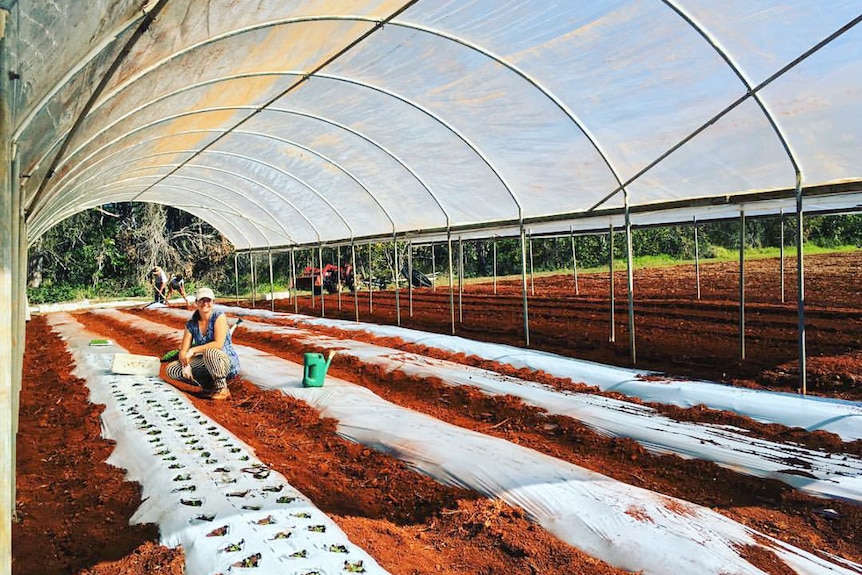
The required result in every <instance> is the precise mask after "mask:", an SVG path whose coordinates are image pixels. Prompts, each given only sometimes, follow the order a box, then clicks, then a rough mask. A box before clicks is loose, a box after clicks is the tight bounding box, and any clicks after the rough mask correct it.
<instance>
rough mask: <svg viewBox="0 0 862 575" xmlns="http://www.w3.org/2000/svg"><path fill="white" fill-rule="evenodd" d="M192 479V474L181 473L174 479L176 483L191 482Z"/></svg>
mask: <svg viewBox="0 0 862 575" xmlns="http://www.w3.org/2000/svg"><path fill="white" fill-rule="evenodd" d="M191 478H192V476H191V474H190V473H181V474H179V475H177V476H176V477H174V481H190V480H191Z"/></svg>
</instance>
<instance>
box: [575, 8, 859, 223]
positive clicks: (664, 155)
mask: <svg viewBox="0 0 862 575" xmlns="http://www.w3.org/2000/svg"><path fill="white" fill-rule="evenodd" d="M662 1H664V0H662ZM860 22H862V14H860V15H859V16H857V17H855V18H853V19H852V20H851V21H850V22H848V23H847V24H845V25H844V26H842V27H841V28H839V29H838V30H836V31H834V32H833V33H832V34H830V35H829V36H827V37H826V38H824V39H823V40H821V41H820V42H818V43H817V44H815V45H814V46H812V47H811V48H809V49H808V50H806V51H805V52H803V53H802V54H800V55H799V56H797V57H796V58H795V59H794V60H792V61H791V62H789V63H787V64H785V65H784V66H782V67H781V68H780V69H778V70H777V71H776V72H774V73H773V74H772V75H771V76H769V77H768V78H766V79H765V80H763V81H762V82H760V84H758V85H757V86H753V87H752V88H749V89H748V91H747V92H746V93H745V94H744V95H742V96H740V97H739V98H737V99H736V100H734V101H733V102H731V103H730V104H728V105H727V106H726V107H725V108H724V109H723V110H721V111H719V112H718V113H716V114H714V115H713V116H712V117H711V118H709V119H708V120H707V121H706V122H704V123H703V124H701V125H700V126H699V127H698V128H697V129H696V130H694V131H693V132H691V133H690V134H689V135H687V136H685V137H684V138H682V139H681V140H680V141H679V142H677V143H676V144H674V145H673V146H671V147H670V148H669V149H668V150H666V151H665V152H664V153H662V154H660V155H659V156H658V157H657V158H656V159H654V160H653V161H652V162H650V163H649V164H647V165H646V166H644V167H643V168H641V169H640V170H639V171H638V172H637V173H636V174H634V175H633V176H631V177H630V178H629V179H628V180H626V181H625V182H624V183H623V185H624V186H627V185H629V184H631V183H632V182H634V181H635V180H637V179H638V178H640V177H641V176H643V175H644V174H645V173H647V172H648V171H650V170H651V169H653V168H654V167H655V166H656V165H658V164H659V163H661V162H662V161H664V159H665V158H667V157H668V156H670V155H671V154H673V153H674V152H675V151H676V150H678V149H679V148H681V147H682V146H684V145H685V144H686V143H688V142H689V141H691V140H692V139H694V137H695V136H697V135H698V134H700V133H701V132H703V131H704V130H706V129H707V128H708V127H709V126H711V125H713V124H714V123H716V122H717V121H718V120H720V119H721V118H723V117H724V116H726V115H727V114H729V113H730V112H732V111H733V110H735V109H736V108H737V107H739V106H740V105H741V104H742V103H743V102H745V101H746V100H747V99H748V98H750V97H752V96H754V95H755V94H757V93H758V92H760V91H761V90H763V89H764V88H765V87H766V86H768V85H769V84H771V83H772V82H774V81H775V80H777V79H778V78H780V77H781V76H783V75H784V74H786V73H787V72H788V71H790V70H792V69H793V68H795V67H796V66H797V65H799V64H800V63H801V62H803V61H805V60H807V59H808V58H809V57H810V56H811V55H812V54H814V53H816V52H818V51H819V50H820V49H822V48H823V47H824V46H827V45H828V44H830V43H831V42H832V41H834V40H835V39H836V38H838V37H839V36H841V35H843V34H844V33H845V32H847V31H848V30H850V29H851V28H853V27H855V26H856V25H858V24H859V23H860ZM791 161H794V160H793V157H792V156H791ZM794 167H796V166H795V164H794ZM800 175H801V172H797V182H796V187H797V188H800V187H801V180H800ZM620 189H621V188H619V187H618V188H617V189H615V190H613V191H611V193H609V194H608V195H606V196H605V197H604V198H602V199H601V200H599V201H598V202H597V203H596V204H594V205H593V206H592V207H590V208H589V209H588V210H587V211H588V212H591V211H593V210H595V209H596V208H598V207H599V206H601V205H602V204H604V203H605V202H606V201H608V200H609V199H611V198H612V197H613V196H615V195H616V194H617V193H619V191H620Z"/></svg>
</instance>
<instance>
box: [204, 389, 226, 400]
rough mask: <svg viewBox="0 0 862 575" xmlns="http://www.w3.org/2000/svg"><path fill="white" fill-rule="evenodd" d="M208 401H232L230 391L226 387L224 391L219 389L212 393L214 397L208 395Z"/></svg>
mask: <svg viewBox="0 0 862 575" xmlns="http://www.w3.org/2000/svg"><path fill="white" fill-rule="evenodd" d="M207 399H213V400H216V401H218V400H222V399H230V391H229V390H228V388H226V387H225V388H223V389H217V390H215V391H213V392H212V395H208V396H207Z"/></svg>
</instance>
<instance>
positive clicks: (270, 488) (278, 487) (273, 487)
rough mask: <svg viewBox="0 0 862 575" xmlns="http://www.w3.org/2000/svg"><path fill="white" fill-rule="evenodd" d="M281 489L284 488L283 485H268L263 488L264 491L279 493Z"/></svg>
mask: <svg viewBox="0 0 862 575" xmlns="http://www.w3.org/2000/svg"><path fill="white" fill-rule="evenodd" d="M282 489H284V485H270V486H268V487H264V488H263V490H264V491H269V492H270V493H279V492H280V491H281V490H282Z"/></svg>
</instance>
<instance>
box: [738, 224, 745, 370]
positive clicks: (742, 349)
mask: <svg viewBox="0 0 862 575" xmlns="http://www.w3.org/2000/svg"><path fill="white" fill-rule="evenodd" d="M739 357H740V359H745V210H744V209H740V210H739Z"/></svg>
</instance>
